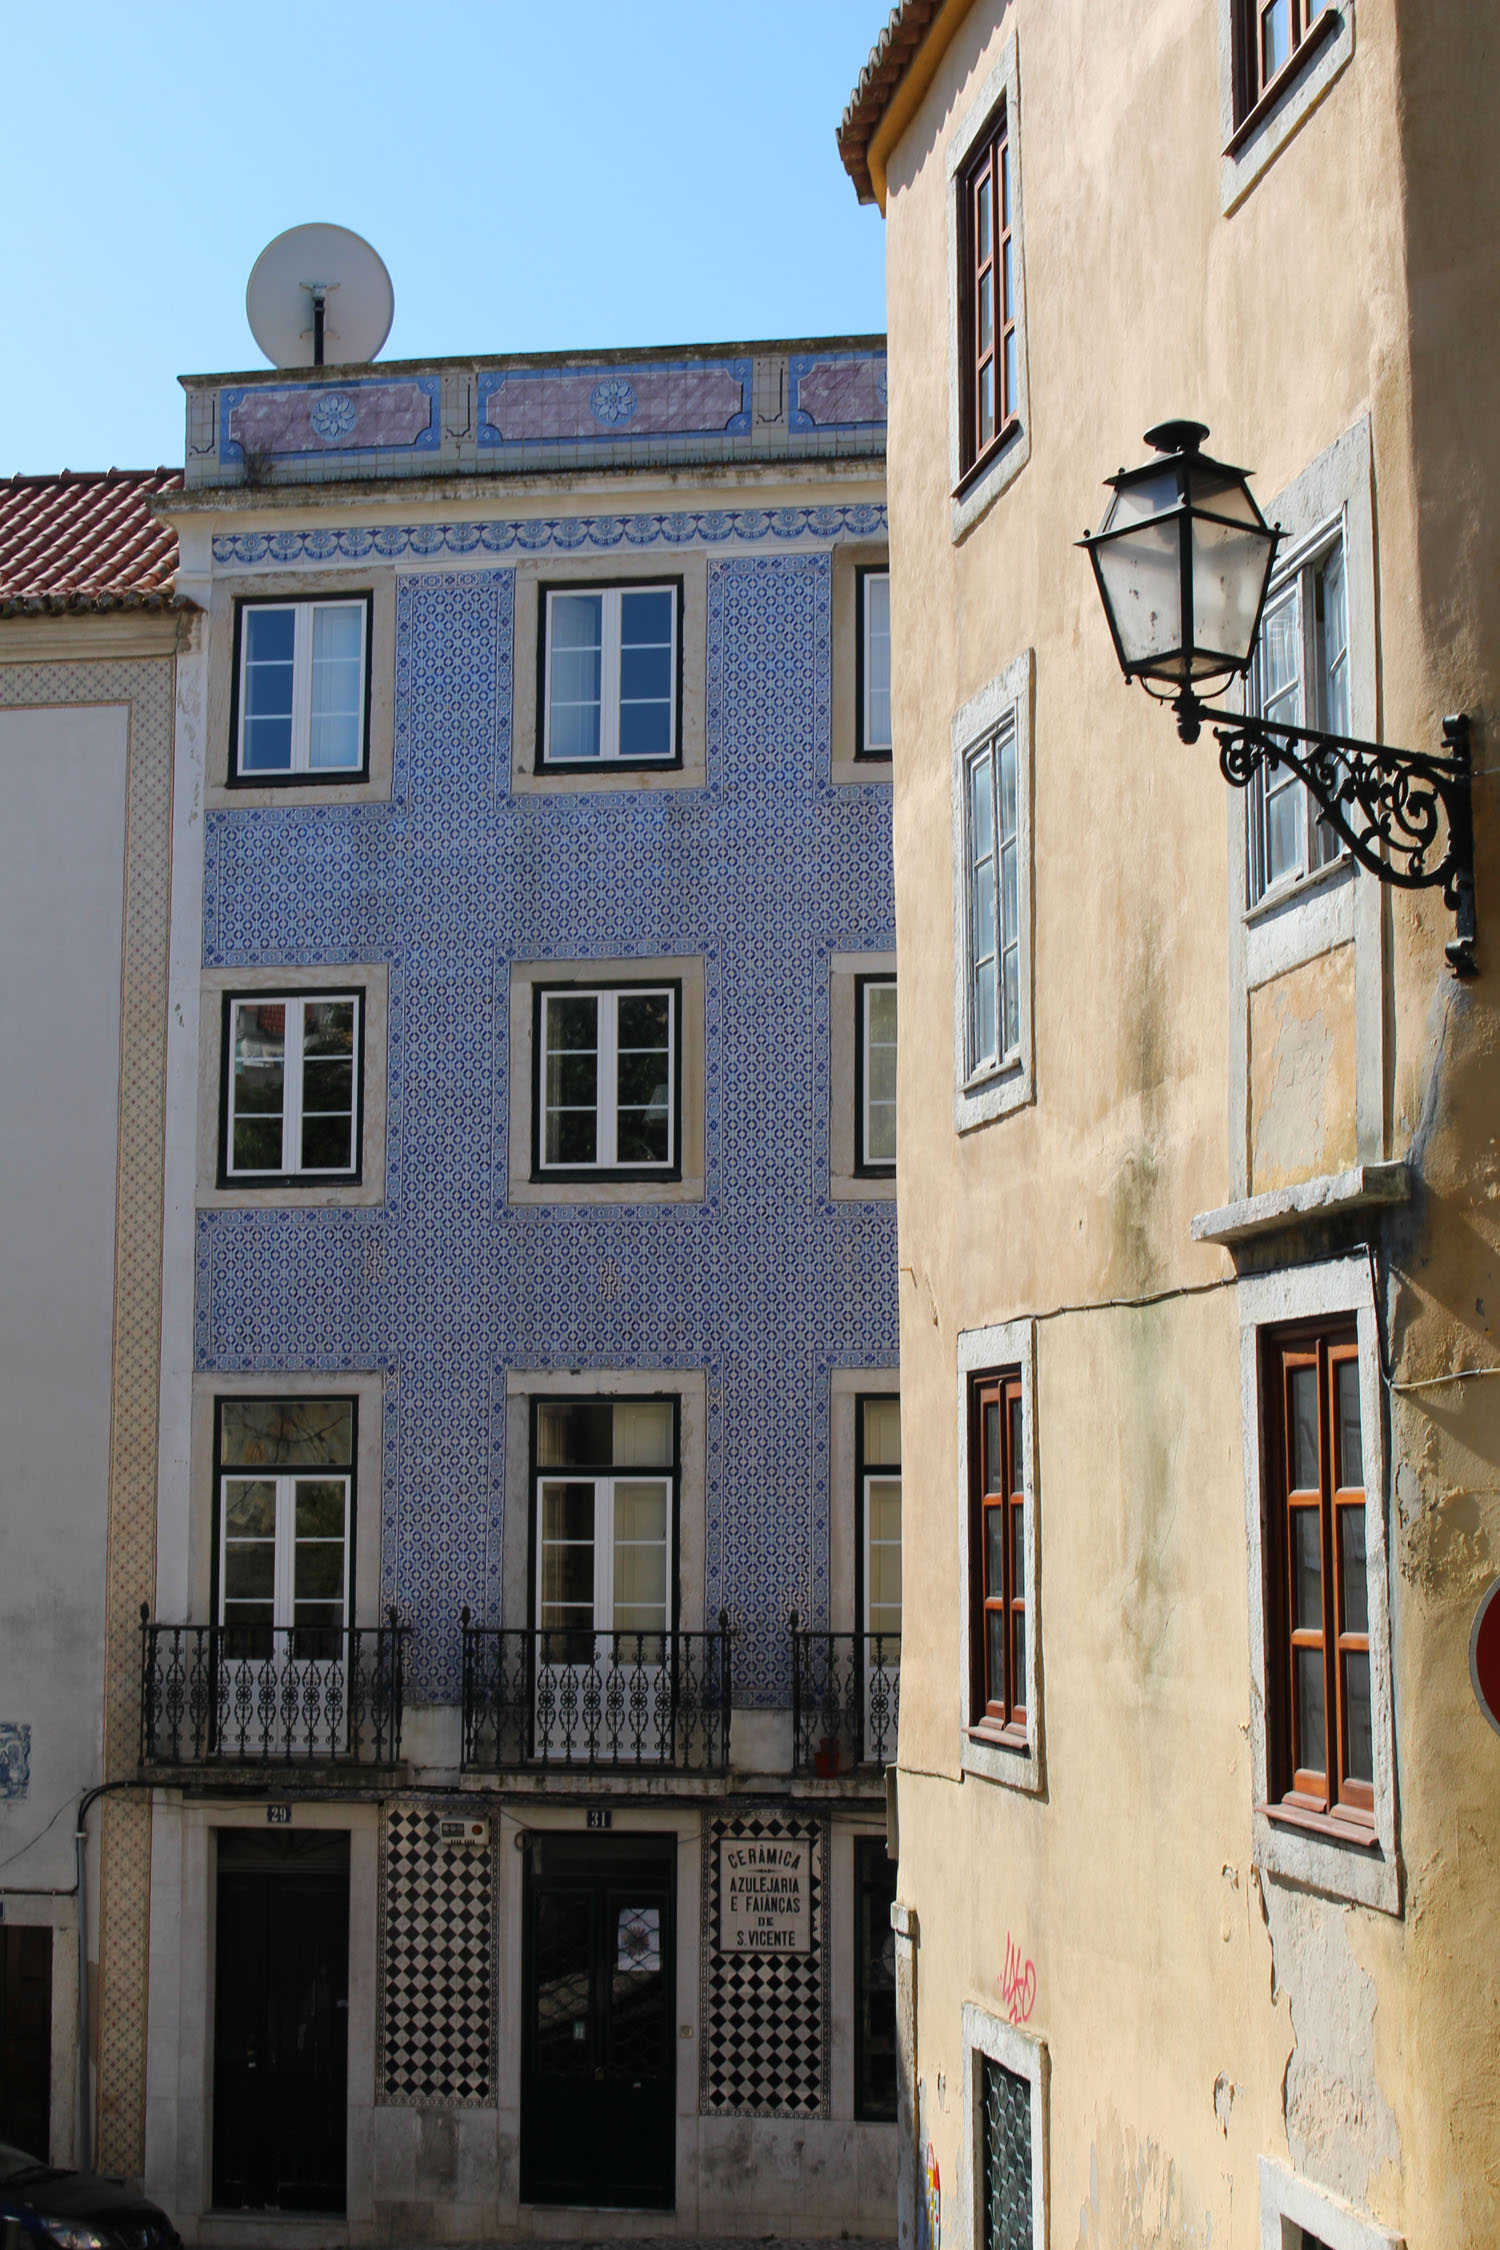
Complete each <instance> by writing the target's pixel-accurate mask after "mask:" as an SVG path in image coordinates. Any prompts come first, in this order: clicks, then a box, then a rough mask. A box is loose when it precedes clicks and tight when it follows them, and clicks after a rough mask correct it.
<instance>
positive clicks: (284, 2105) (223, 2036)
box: [213, 1828, 349, 2212]
mask: <svg viewBox="0 0 1500 2250" xmlns="http://www.w3.org/2000/svg"><path fill="white" fill-rule="evenodd" d="M218 1845H219V1896H218V1951H217V1964H216V1995H215V2005H214V2133H213V2200H214V2204H215V2206H216V2208H218V2209H220V2210H229V2211H249V2210H253V2211H322V2212H341V2211H342V2210H343V2209H344V2196H345V2158H346V2146H347V2140H348V2081H349V2053H348V2046H349V2040H348V2033H349V1837H348V1833H347V1831H344V1830H332V1829H317V1828H309V1829H303V1830H301V1831H300V1832H294V1833H292V1834H290V1835H279V1836H278V1835H262V1834H260V1833H259V1832H258V1831H256V1830H254V1829H236V1828H221V1829H220V1830H219V1832H218Z"/></svg>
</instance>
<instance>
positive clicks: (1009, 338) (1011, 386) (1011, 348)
mask: <svg viewBox="0 0 1500 2250" xmlns="http://www.w3.org/2000/svg"><path fill="white" fill-rule="evenodd" d="M1016 349H1017V347H1016V332H1015V330H1014V329H1013V328H1012V329H1010V330H1008V331H1007V334H1006V338H1005V351H1004V354H1003V357H1004V360H1005V392H1004V398H1003V402H1002V404H1003V411H1004V414H1005V417H1006V419H1007V420H1009V418H1010V416H1011V415H1012V414H1014V413H1015V411H1016V392H1017V389H1018V387H1019V385H1018V378H1017V372H1016V370H1017V364H1018V363H1017V359H1016Z"/></svg>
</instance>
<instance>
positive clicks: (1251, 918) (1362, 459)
mask: <svg viewBox="0 0 1500 2250" xmlns="http://www.w3.org/2000/svg"><path fill="white" fill-rule="evenodd" d="M1265 513H1266V516H1267V518H1268V520H1269V521H1270V522H1271V523H1273V524H1280V525H1281V526H1282V527H1283V529H1284V530H1285V531H1286V534H1287V538H1286V541H1285V543H1284V549H1283V551H1284V553H1285V554H1286V556H1287V561H1288V563H1289V564H1291V565H1292V566H1293V567H1295V566H1296V564H1297V562H1298V560H1299V558H1300V560H1301V561H1304V562H1305V561H1306V560H1308V559H1309V558H1310V557H1311V556H1312V555H1314V554H1316V553H1317V551H1318V549H1319V547H1320V546H1321V545H1323V544H1325V543H1326V542H1328V541H1330V540H1332V539H1333V538H1334V537H1335V536H1336V535H1337V534H1338V533H1339V531H1340V529H1342V532H1343V538H1344V567H1345V585H1346V589H1347V600H1348V605H1349V731H1350V733H1351V734H1354V735H1359V736H1362V737H1363V738H1364V739H1365V740H1367V741H1373V740H1374V739H1375V737H1376V733H1377V717H1378V707H1377V676H1376V654H1377V610H1376V592H1375V535H1374V507H1373V499H1372V463H1371V449H1370V424H1369V419H1368V417H1367V416H1366V417H1363V418H1362V419H1361V420H1360V421H1358V422H1356V423H1355V424H1354V425H1353V427H1352V428H1351V429H1348V430H1346V431H1345V432H1344V434H1343V435H1342V436H1341V437H1339V438H1336V439H1335V441H1334V443H1333V444H1332V445H1331V446H1329V447H1328V448H1327V449H1326V450H1325V451H1324V452H1323V453H1321V454H1319V456H1318V458H1317V459H1316V460H1315V461H1313V462H1311V463H1310V464H1309V466H1308V467H1307V468H1306V469H1304V470H1303V471H1302V473H1301V474H1300V475H1299V476H1297V477H1295V478H1294V479H1293V480H1292V482H1291V483H1290V484H1289V485H1287V487H1286V488H1285V490H1284V491H1282V492H1280V493H1278V494H1277V496H1276V498H1275V499H1274V500H1273V501H1272V502H1271V503H1270V505H1269V506H1268V507H1267V508H1266V511H1265ZM1277 575H1278V577H1280V576H1281V575H1282V572H1281V571H1278V574H1277ZM1238 701H1239V698H1238V697H1236V698H1235V702H1236V703H1238ZM1225 796H1226V799H1227V804H1226V813H1225V817H1226V819H1227V820H1228V823H1229V827H1228V838H1229V899H1228V927H1229V991H1230V1005H1231V1022H1232V1025H1233V1031H1232V1035H1231V1038H1230V1042H1229V1179H1230V1190H1229V1192H1230V1200H1231V1201H1232V1202H1239V1201H1243V1200H1244V1198H1245V1197H1246V1196H1247V1195H1248V1194H1249V1192H1250V1178H1251V1154H1250V1152H1251V1137H1252V1134H1253V1130H1254V1119H1253V1118H1252V1116H1251V1114H1250V1098H1249V1084H1250V995H1251V993H1252V992H1253V991H1255V990H1256V989H1257V988H1258V987H1259V986H1260V985H1262V984H1266V983H1268V982H1270V981H1271V980H1272V979H1273V978H1275V977H1278V976H1283V975H1285V974H1286V972H1287V971H1288V970H1290V969H1295V968H1299V967H1301V966H1302V964H1303V963H1304V962H1307V961H1311V960H1314V959H1316V958H1317V956H1318V955H1320V954H1324V953H1329V952H1332V951H1333V950H1334V949H1335V948H1336V947H1337V946H1340V945H1350V944H1352V945H1353V947H1354V1009H1355V1141H1356V1149H1357V1154H1358V1158H1359V1161H1360V1163H1361V1164H1379V1163H1381V1162H1383V1161H1384V1158H1385V1153H1386V1149H1385V1091H1384V1089H1385V1040H1386V1028H1385V1004H1384V991H1385V936H1384V922H1383V916H1382V912H1381V893H1380V885H1379V883H1378V882H1377V881H1376V880H1375V878H1374V876H1373V875H1367V874H1366V873H1365V872H1364V870H1363V869H1361V868H1359V867H1358V866H1357V865H1356V864H1355V862H1354V861H1353V859H1352V858H1351V857H1350V856H1349V855H1348V854H1347V853H1346V854H1344V855H1342V856H1341V857H1340V858H1338V859H1336V860H1334V861H1332V862H1331V863H1330V864H1329V865H1328V866H1326V867H1321V868H1318V869H1315V870H1314V872H1313V873H1311V874H1310V875H1305V876H1303V877H1301V878H1300V879H1299V880H1297V881H1296V882H1293V883H1290V884H1286V885H1284V886H1282V887H1280V888H1278V889H1277V890H1276V891H1274V892H1273V893H1271V894H1270V895H1269V896H1268V897H1266V898H1264V899H1261V900H1259V901H1258V902H1257V903H1256V904H1255V905H1254V906H1249V905H1247V903H1246V902H1247V900H1248V898H1249V831H1248V822H1249V817H1250V796H1249V792H1248V791H1247V790H1241V789H1229V790H1226V792H1225Z"/></svg>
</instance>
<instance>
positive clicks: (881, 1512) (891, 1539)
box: [865, 1477, 901, 1549]
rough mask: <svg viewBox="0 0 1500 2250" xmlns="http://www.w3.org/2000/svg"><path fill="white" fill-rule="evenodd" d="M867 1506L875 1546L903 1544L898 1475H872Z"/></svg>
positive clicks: (871, 1539)
mask: <svg viewBox="0 0 1500 2250" xmlns="http://www.w3.org/2000/svg"><path fill="white" fill-rule="evenodd" d="M865 1506H866V1510H867V1520H868V1522H869V1527H870V1541H871V1544H872V1545H873V1546H881V1545H886V1546H892V1547H895V1548H897V1549H899V1548H900V1545H901V1482H900V1479H899V1478H898V1477H871V1479H870V1481H869V1485H868V1487H867V1490H866V1500H865Z"/></svg>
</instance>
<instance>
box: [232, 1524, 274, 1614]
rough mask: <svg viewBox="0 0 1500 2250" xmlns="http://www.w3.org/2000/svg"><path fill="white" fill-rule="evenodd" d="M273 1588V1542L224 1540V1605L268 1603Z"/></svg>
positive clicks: (269, 1540)
mask: <svg viewBox="0 0 1500 2250" xmlns="http://www.w3.org/2000/svg"><path fill="white" fill-rule="evenodd" d="M275 1585H276V1543H275V1541H274V1540H272V1539H264V1540H260V1539H257V1540H245V1541H240V1540H235V1539H230V1540H226V1542H225V1545H224V1599H225V1601H226V1602H244V1601H267V1602H268V1601H269V1600H270V1599H271V1595H272V1593H273V1592H274V1590H275Z"/></svg>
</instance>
